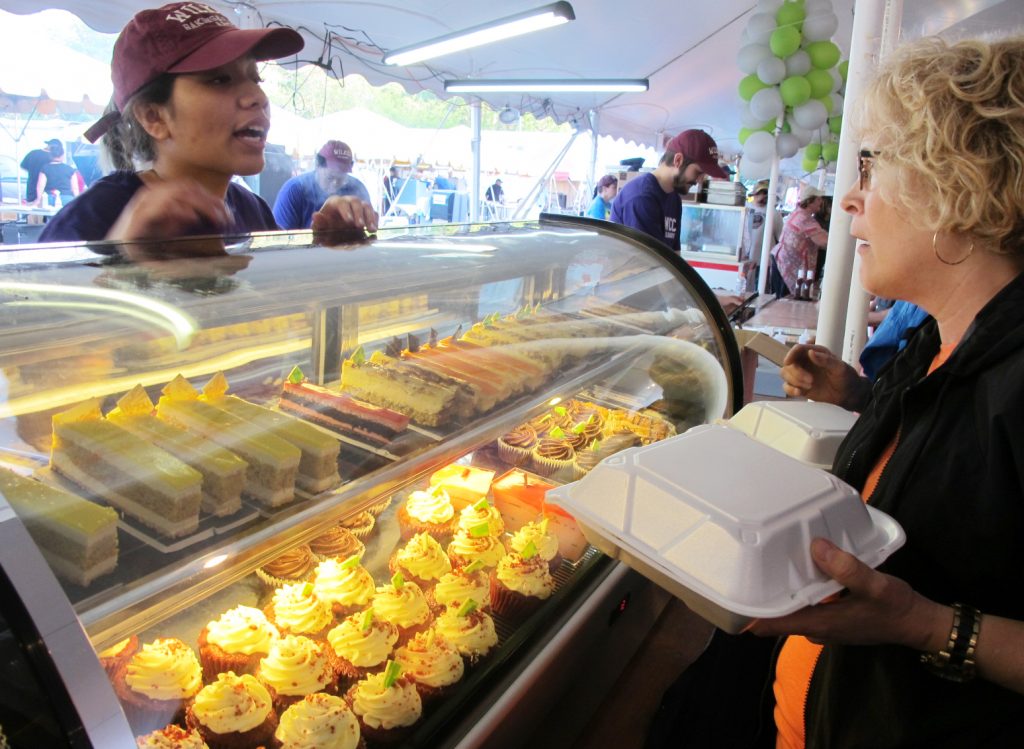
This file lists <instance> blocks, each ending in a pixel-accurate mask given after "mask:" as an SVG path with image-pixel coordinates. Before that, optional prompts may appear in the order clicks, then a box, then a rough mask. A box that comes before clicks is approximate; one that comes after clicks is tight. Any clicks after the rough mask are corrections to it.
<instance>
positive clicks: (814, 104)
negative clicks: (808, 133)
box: [750, 89, 828, 130]
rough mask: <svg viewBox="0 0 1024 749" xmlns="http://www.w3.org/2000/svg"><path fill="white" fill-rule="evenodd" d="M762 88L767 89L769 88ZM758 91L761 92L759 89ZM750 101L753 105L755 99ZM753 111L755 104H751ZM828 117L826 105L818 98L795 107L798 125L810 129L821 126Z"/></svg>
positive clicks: (795, 119) (794, 118)
mask: <svg viewBox="0 0 1024 749" xmlns="http://www.w3.org/2000/svg"><path fill="white" fill-rule="evenodd" d="M762 90H763V91H767V90H768V89H762ZM757 93H761V92H760V91H758V92H757ZM755 96H756V94H755ZM750 103H751V105H753V103H754V102H753V100H751V102H750ZM751 111H754V110H753V106H751ZM827 119H828V112H827V111H825V105H824V104H822V103H821V102H820V101H818V100H817V99H811V100H810V101H809V102H807V103H805V104H801V105H800V106H799V107H796V108H795V109H793V120H794V121H795V122H796V124H797V125H799V126H800V127H804V128H807V129H808V130H816V129H817V128H819V127H821V126H822V125H823V124H824V123H825V120H827Z"/></svg>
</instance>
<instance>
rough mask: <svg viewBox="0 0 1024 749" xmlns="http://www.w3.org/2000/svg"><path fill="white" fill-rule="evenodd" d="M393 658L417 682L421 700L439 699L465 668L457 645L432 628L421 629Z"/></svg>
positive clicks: (460, 676) (404, 672)
mask: <svg viewBox="0 0 1024 749" xmlns="http://www.w3.org/2000/svg"><path fill="white" fill-rule="evenodd" d="M395 661H397V662H398V665H399V666H401V668H402V673H403V674H405V675H406V676H407V677H409V678H410V679H412V681H413V682H414V683H415V684H416V691H418V692H419V693H420V698H421V699H422V700H423V703H424V704H427V703H429V702H432V701H434V700H436V699H439V698H440V697H441V696H442V695H443V694H444V693H445V692H446V691H448V689H449V688H450V687H451V686H452V685H453V684H456V683H457V682H458V681H459V680H460V679H461V678H462V675H463V674H464V673H465V670H466V666H465V664H464V663H463V661H462V655H461V654H460V653H459V649H458V648H457V647H455V645H453V644H452V643H450V642H448V641H447V640H445V639H444V638H443V637H441V636H440V635H438V634H437V633H436V632H435V631H434V630H433V629H429V630H427V631H426V632H421V633H420V634H418V635H416V636H415V637H413V638H412V639H411V640H409V642H407V643H406V644H405V645H403V646H402V647H400V648H399V649H398V650H397V651H395Z"/></svg>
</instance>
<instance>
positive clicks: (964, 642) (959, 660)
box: [921, 603, 981, 682]
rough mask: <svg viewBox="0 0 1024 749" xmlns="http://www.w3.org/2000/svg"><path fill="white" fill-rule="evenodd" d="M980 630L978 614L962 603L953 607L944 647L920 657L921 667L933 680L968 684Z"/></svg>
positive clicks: (971, 675) (973, 667) (971, 676)
mask: <svg viewBox="0 0 1024 749" xmlns="http://www.w3.org/2000/svg"><path fill="white" fill-rule="evenodd" d="M980 630H981V612H980V611H978V609H976V608H974V607H973V606H968V605H966V604H963V603H954V604H953V626H952V627H951V628H950V630H949V640H948V641H947V642H946V647H945V648H943V649H942V650H940V651H939V652H938V653H922V654H921V663H923V664H924V665H925V666H926V667H927V668H928V670H929V671H931V672H932V673H933V674H934V675H935V676H939V677H941V678H943V679H949V680H950V681H956V682H965V681H970V680H971V679H973V678H974V675H975V661H974V651H975V649H976V648H977V646H978V632H979V631H980Z"/></svg>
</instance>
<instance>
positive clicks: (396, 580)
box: [391, 572, 405, 590]
mask: <svg viewBox="0 0 1024 749" xmlns="http://www.w3.org/2000/svg"><path fill="white" fill-rule="evenodd" d="M391 584H392V585H394V586H395V590H401V589H402V586H403V585H405V577H403V576H402V573H401V572H396V573H395V574H394V575H392V576H391Z"/></svg>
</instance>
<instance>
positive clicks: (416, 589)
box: [370, 572, 434, 643]
mask: <svg viewBox="0 0 1024 749" xmlns="http://www.w3.org/2000/svg"><path fill="white" fill-rule="evenodd" d="M370 606H371V608H372V609H373V615H374V617H375V618H379V619H383V620H384V621H386V622H390V623H391V624H394V625H395V626H396V627H398V642H399V643H404V642H405V641H406V640H408V639H409V638H410V637H412V636H413V635H414V634H416V633H417V632H422V631H424V630H425V629H427V628H428V627H429V626H430V623H431V622H432V621H433V618H434V617H433V615H432V614H431V613H430V606H428V605H427V599H426V597H425V596H424V595H423V590H422V589H421V588H420V586H419V585H417V584H416V583H411V582H406V581H405V578H404V577H403V576H402V574H401V573H400V572H399V573H396V574H395V575H394V577H392V578H391V582H390V583H388V584H387V585H381V586H380V587H378V588H377V594H376V595H375V596H374V597H373V602H372V603H371V604H370Z"/></svg>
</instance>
